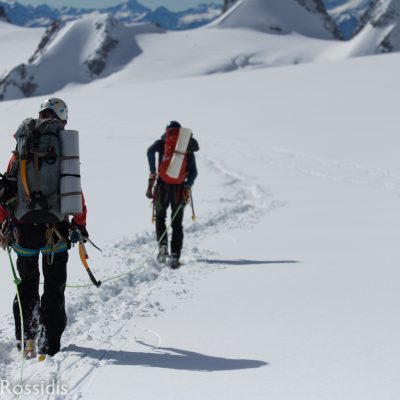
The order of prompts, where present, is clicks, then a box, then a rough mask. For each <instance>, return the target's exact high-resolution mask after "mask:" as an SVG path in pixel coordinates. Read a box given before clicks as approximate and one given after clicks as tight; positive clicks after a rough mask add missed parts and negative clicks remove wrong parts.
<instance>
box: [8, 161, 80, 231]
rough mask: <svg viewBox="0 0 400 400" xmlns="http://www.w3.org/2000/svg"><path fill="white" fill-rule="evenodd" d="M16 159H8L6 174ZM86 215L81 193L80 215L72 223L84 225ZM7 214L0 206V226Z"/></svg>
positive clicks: (75, 216)
mask: <svg viewBox="0 0 400 400" xmlns="http://www.w3.org/2000/svg"><path fill="white" fill-rule="evenodd" d="M15 159H16V156H15V155H13V156H12V157H11V159H10V162H9V163H8V166H7V172H8V171H10V169H11V165H12V162H13V161H14V160H15ZM86 214H87V208H86V203H85V197H84V196H83V193H82V213H80V214H77V215H74V221H75V222H76V223H77V224H78V225H86ZM7 216H8V214H7V211H6V210H5V208H4V207H2V206H1V205H0V224H2V223H3V222H4V220H5V219H6V218H7Z"/></svg>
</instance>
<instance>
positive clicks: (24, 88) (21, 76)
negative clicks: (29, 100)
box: [0, 64, 38, 100]
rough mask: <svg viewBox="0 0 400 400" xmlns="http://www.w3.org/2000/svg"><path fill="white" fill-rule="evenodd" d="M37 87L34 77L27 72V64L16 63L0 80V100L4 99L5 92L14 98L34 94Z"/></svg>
mask: <svg viewBox="0 0 400 400" xmlns="http://www.w3.org/2000/svg"><path fill="white" fill-rule="evenodd" d="M37 87H38V85H37V83H36V82H35V77H34V76H33V75H32V74H30V73H29V71H28V70H27V66H26V65H25V64H21V65H18V66H17V67H15V68H13V69H12V70H11V71H10V72H9V73H8V74H7V75H6V76H5V77H4V78H3V79H1V80H0V100H4V98H5V93H8V94H9V95H11V96H12V97H14V98H18V97H31V96H33V95H34V94H35V91H36V89H37Z"/></svg>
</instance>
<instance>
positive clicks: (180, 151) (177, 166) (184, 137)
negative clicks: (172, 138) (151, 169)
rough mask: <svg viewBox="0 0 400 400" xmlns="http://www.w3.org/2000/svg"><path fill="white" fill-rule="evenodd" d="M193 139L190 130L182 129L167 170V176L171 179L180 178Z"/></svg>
mask: <svg viewBox="0 0 400 400" xmlns="http://www.w3.org/2000/svg"><path fill="white" fill-rule="evenodd" d="M191 137H192V131H191V130H190V129H189V128H180V130H179V136H178V140H177V142H176V147H175V151H174V155H173V156H172V159H171V162H170V164H169V167H168V169H167V175H168V176H169V177H171V178H174V179H176V178H178V176H179V174H180V172H181V168H182V164H183V160H184V159H185V155H186V151H187V148H188V145H189V140H190V138H191Z"/></svg>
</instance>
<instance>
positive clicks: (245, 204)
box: [0, 157, 284, 400]
mask: <svg viewBox="0 0 400 400" xmlns="http://www.w3.org/2000/svg"><path fill="white" fill-rule="evenodd" d="M201 161H202V162H203V164H204V165H205V166H206V168H208V169H210V170H211V171H212V172H213V173H214V174H216V175H217V176H218V178H219V179H222V182H223V184H222V186H223V197H220V198H218V199H216V200H215V202H216V204H217V207H216V211H214V212H213V213H211V214H210V215H208V216H206V217H205V218H201V220H200V221H199V222H195V223H193V224H192V225H191V226H189V227H187V229H185V242H184V257H183V263H184V264H190V268H185V265H183V267H182V268H181V269H179V270H178V271H173V270H171V269H169V268H161V267H160V266H159V264H158V263H157V262H156V261H155V252H156V250H157V246H156V241H155V235H154V232H153V231H152V232H149V231H146V232H142V233H138V234H136V235H135V236H133V237H132V238H125V239H122V240H121V241H119V242H117V243H114V244H113V245H112V246H109V248H108V249H106V251H105V257H108V259H109V260H110V265H109V266H108V267H107V271H108V276H118V275H121V274H126V273H127V272H128V271H131V272H130V273H129V274H128V275H125V276H123V277H120V278H117V279H115V280H110V281H108V282H107V281H106V279H105V282H104V284H103V286H102V287H101V289H100V290H98V289H94V288H91V287H89V288H84V289H67V293H66V297H67V315H68V327H67V329H66V332H65V333H64V335H63V345H64V347H63V350H64V351H62V352H60V353H59V354H57V356H55V357H53V358H52V357H48V358H47V359H46V360H45V361H44V362H42V363H37V362H36V361H35V360H32V361H27V362H25V367H24V368H25V370H24V380H23V382H24V383H25V384H26V383H37V382H39V381H46V382H51V381H52V380H55V381H58V382H60V383H67V384H68V389H69V392H68V394H67V395H56V396H53V397H52V396H49V397H48V399H49V400H50V399H52V398H54V399H57V400H67V399H68V400H77V399H80V398H82V397H83V396H84V394H85V393H86V392H87V390H88V389H89V388H90V385H91V382H93V380H94V377H95V374H96V372H97V370H98V369H99V368H100V367H101V366H103V365H107V364H109V363H112V359H109V358H108V357H107V354H108V352H109V351H110V350H113V347H115V346H117V347H118V348H121V343H126V342H129V341H132V337H131V336H132V331H134V332H136V333H135V337H134V338H133V342H134V344H135V346H146V348H147V349H148V346H149V345H150V347H151V348H153V349H156V348H158V347H160V346H161V342H162V338H161V336H160V335H159V334H158V333H157V332H154V331H151V330H149V329H147V328H146V327H143V326H140V325H137V324H136V323H135V317H136V316H150V315H151V316H156V315H158V314H159V313H162V312H164V311H165V309H166V306H164V305H162V304H160V302H159V294H160V292H163V293H167V294H168V295H172V296H173V297H177V298H179V299H185V298H188V297H190V295H191V294H190V292H189V290H188V289H187V284H188V282H193V281H197V280H199V279H202V278H203V277H204V275H205V274H206V273H209V272H210V271H212V270H214V269H216V268H218V266H210V265H208V264H207V265H206V264H205V263H202V262H199V261H198V260H199V259H205V258H207V257H209V256H210V255H211V253H210V252H209V251H207V250H206V249H202V248H201V247H200V246H199V241H200V240H201V239H202V238H204V237H205V236H207V235H210V234H216V233H220V232H222V231H228V230H230V229H234V228H236V227H243V226H249V225H251V224H255V223H256V222H257V220H258V219H259V218H260V216H261V215H262V214H264V213H266V212H269V211H273V210H275V209H277V208H279V207H282V206H283V205H284V203H282V202H280V201H277V200H276V199H274V197H273V194H272V193H270V192H266V191H265V190H264V189H263V188H261V187H260V186H257V185H254V184H251V183H250V181H249V180H248V179H247V178H246V177H245V176H242V175H241V174H239V173H235V172H232V171H231V170H229V169H228V168H227V167H225V166H224V165H223V164H222V163H220V162H218V161H215V160H212V159H206V158H203V157H201ZM189 211H190V210H189V208H188V210H187V212H189ZM185 255H186V256H185ZM111 263H112V265H111ZM132 267H133V268H132ZM166 283H168V285H166ZM166 291H167V292H166ZM6 331H7V333H6V337H11V338H12V337H13V319H12V317H10V319H9V320H8V324H7V328H6ZM141 342H143V344H141ZM99 349H101V350H99ZM147 351H148V350H147ZM3 353H7V354H10V353H11V356H8V358H7V357H2V360H5V361H3V363H2V364H0V373H1V375H2V376H3V377H8V378H9V379H10V380H11V381H13V382H15V383H19V374H20V367H21V363H20V361H19V359H18V357H17V353H16V350H15V349H14V345H13V341H11V342H10V341H4V342H0V355H2V354H3ZM78 371H79V372H78ZM11 398H13V397H11ZM30 398H32V399H33V398H35V397H34V396H30ZM38 398H39V397H38ZM5 400H8V399H7V398H5Z"/></svg>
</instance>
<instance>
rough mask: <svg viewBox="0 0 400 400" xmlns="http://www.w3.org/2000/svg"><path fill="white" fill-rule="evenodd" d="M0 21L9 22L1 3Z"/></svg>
mask: <svg viewBox="0 0 400 400" xmlns="http://www.w3.org/2000/svg"><path fill="white" fill-rule="evenodd" d="M0 21H6V22H10V20H9V19H8V17H7V13H6V10H5V9H4V7H3V6H2V5H0Z"/></svg>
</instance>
